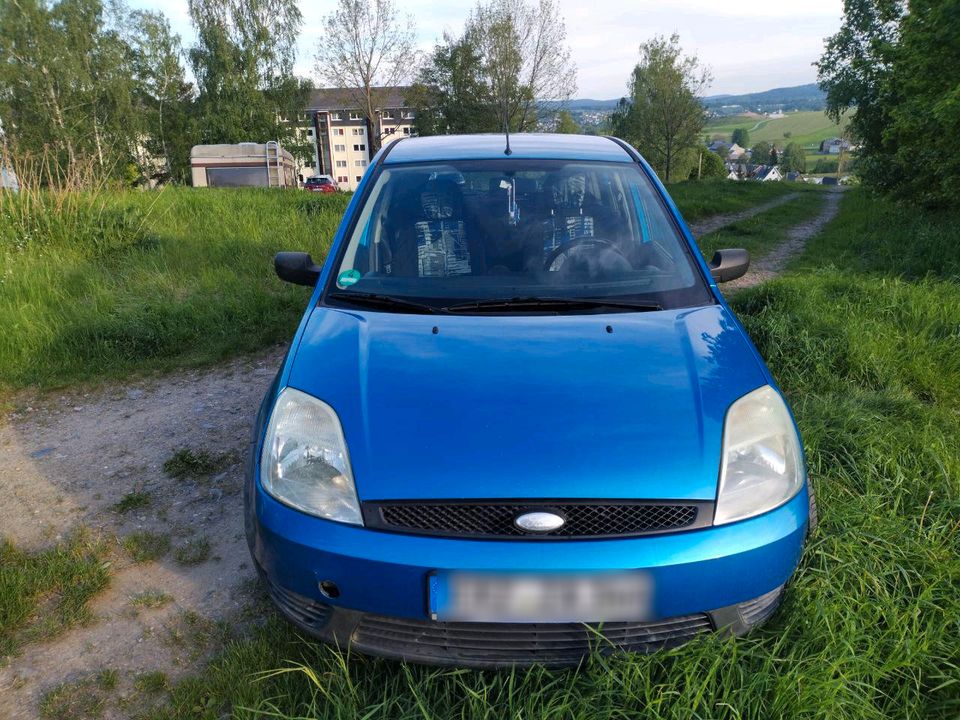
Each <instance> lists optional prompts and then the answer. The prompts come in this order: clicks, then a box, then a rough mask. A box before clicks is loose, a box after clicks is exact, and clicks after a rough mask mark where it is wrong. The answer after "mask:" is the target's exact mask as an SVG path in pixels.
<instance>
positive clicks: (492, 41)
mask: <svg viewBox="0 0 960 720" xmlns="http://www.w3.org/2000/svg"><path fill="white" fill-rule="evenodd" d="M575 89H576V68H575V66H574V65H573V63H572V62H571V61H570V49H569V47H567V44H566V28H565V26H564V23H563V18H561V17H560V15H559V11H558V8H557V5H556V2H555V0H537V2H536V3H531V2H528V1H527V0H480V2H479V3H478V4H477V6H476V8H474V10H473V12H472V13H471V14H470V17H469V18H468V19H467V22H466V24H465V27H464V31H463V34H462V35H459V36H457V35H452V34H450V33H446V34H444V38H443V43H441V44H439V45H437V46H436V47H435V48H434V51H433V53H432V54H431V55H430V58H429V59H428V61H427V63H426V65H425V66H424V67H423V68H422V69H421V71H420V73H419V74H418V76H417V82H415V83H414V85H413V88H412V92H411V96H412V101H411V102H412V104H413V105H414V107H415V108H416V111H417V118H418V122H417V128H418V130H419V132H420V133H421V134H433V133H441V132H489V131H491V130H502V129H503V127H504V125H505V124H506V125H507V126H508V127H509V128H510V129H511V130H513V131H515V132H523V131H525V130H531V129H533V128H535V127H537V125H538V124H539V123H540V121H541V120H542V119H544V117H545V116H552V115H553V114H554V113H555V112H556V103H557V101H560V102H561V103H562V102H563V101H565V100H567V99H569V97H570V95H571V94H572V93H573V92H574V91H575ZM548 114H549V115H548Z"/></svg>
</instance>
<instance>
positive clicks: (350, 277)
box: [337, 270, 360, 288]
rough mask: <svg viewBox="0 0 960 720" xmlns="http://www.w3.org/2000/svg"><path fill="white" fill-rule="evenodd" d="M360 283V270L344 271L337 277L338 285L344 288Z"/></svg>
mask: <svg viewBox="0 0 960 720" xmlns="http://www.w3.org/2000/svg"><path fill="white" fill-rule="evenodd" d="M359 281H360V271H359V270H344V271H343V272H342V273H340V274H339V275H338V276H337V285H339V286H340V287H342V288H345V287H350V286H351V285H355V284H356V283H358V282H359Z"/></svg>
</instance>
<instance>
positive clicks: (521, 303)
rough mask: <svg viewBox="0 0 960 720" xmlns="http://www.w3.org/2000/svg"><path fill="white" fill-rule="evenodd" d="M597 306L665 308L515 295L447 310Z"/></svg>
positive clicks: (630, 302) (645, 309) (631, 302)
mask: <svg viewBox="0 0 960 720" xmlns="http://www.w3.org/2000/svg"><path fill="white" fill-rule="evenodd" d="M597 308H615V309H619V310H633V311H634V312H648V311H654V310H663V306H662V305H660V304H659V303H655V302H649V301H643V300H617V299H615V298H588V297H581V298H564V297H513V298H493V299H490V300H473V301H471V302H465V303H457V304H456V305H447V306H446V307H444V308H443V309H444V310H445V311H446V312H452V313H457V312H469V311H470V310H484V311H496V310H528V309H529V310H546V311H549V310H557V311H559V310H594V309H597Z"/></svg>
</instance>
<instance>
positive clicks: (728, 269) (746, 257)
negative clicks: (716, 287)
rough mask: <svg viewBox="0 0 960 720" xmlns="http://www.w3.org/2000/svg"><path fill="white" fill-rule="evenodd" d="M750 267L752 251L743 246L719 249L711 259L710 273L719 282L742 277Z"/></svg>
mask: <svg viewBox="0 0 960 720" xmlns="http://www.w3.org/2000/svg"><path fill="white" fill-rule="evenodd" d="M749 267H750V253H748V252H747V251H746V250H744V249H742V248H728V249H726V250H717V251H716V252H715V253H714V254H713V259H712V260H711V261H710V274H711V275H713V279H714V280H716V281H717V282H718V283H722V282H727V281H728V280H736V279H737V278H738V277H742V276H743V275H744V274H745V273H746V272H747V269H748V268H749Z"/></svg>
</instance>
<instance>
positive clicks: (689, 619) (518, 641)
mask: <svg viewBox="0 0 960 720" xmlns="http://www.w3.org/2000/svg"><path fill="white" fill-rule="evenodd" d="M711 630H713V626H712V624H711V623H710V619H709V618H708V617H707V615H705V614H696V615H683V616H678V617H673V618H667V619H665V620H660V621H658V622H646V623H628V622H616V623H605V624H603V625H602V626H598V625H584V624H579V623H559V624H556V623H546V624H522V623H459V622H428V621H424V620H405V619H399V618H387V617H379V616H373V615H368V616H365V617H364V618H363V619H362V620H361V621H360V623H359V625H358V626H357V628H356V630H355V631H354V634H353V643H354V644H355V645H356V646H357V647H358V648H359V649H360V650H363V649H364V648H367V649H375V650H377V651H380V652H386V653H390V654H396V655H400V656H402V657H404V658H406V659H409V660H413V661H416V660H421V661H427V662H456V663H466V664H469V663H471V662H476V663H482V664H484V665H489V664H498V663H501V664H512V663H530V662H538V663H544V664H547V665H550V664H569V663H575V662H577V661H578V660H579V659H580V658H582V657H583V656H584V655H586V654H588V653H590V652H592V651H597V652H599V653H603V654H607V653H610V652H613V651H614V650H625V651H628V652H643V653H646V652H653V651H655V650H659V649H662V648H669V647H675V646H677V645H680V644H682V643H684V642H687V641H689V640H691V639H692V638H694V637H695V636H697V635H699V634H701V633H704V632H709V631H711Z"/></svg>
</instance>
